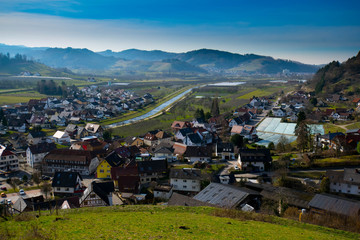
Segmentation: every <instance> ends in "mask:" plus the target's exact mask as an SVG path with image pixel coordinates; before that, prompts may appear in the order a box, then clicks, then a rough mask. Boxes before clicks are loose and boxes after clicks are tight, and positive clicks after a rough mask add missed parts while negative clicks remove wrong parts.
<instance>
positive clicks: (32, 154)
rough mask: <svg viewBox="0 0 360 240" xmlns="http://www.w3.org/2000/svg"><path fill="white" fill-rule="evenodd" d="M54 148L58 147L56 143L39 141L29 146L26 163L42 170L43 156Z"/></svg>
mask: <svg viewBox="0 0 360 240" xmlns="http://www.w3.org/2000/svg"><path fill="white" fill-rule="evenodd" d="M53 149H56V146H55V144H54V143H39V144H37V145H31V146H29V147H28V148H27V149H26V163H27V164H28V165H29V166H30V167H32V168H35V169H38V170H40V168H41V162H42V160H43V158H44V157H45V156H46V154H48V153H49V152H50V151H51V150H53Z"/></svg>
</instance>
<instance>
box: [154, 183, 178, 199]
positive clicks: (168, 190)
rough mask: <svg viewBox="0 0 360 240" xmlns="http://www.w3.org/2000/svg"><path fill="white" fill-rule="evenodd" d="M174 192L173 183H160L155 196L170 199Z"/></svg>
mask: <svg viewBox="0 0 360 240" xmlns="http://www.w3.org/2000/svg"><path fill="white" fill-rule="evenodd" d="M172 193H173V187H172V186H171V185H158V186H156V187H155V188H154V197H155V198H160V199H170V197H171V195H172Z"/></svg>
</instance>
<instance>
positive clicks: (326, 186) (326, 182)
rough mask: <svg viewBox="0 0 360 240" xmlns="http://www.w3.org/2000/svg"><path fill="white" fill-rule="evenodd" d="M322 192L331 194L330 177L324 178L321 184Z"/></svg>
mask: <svg viewBox="0 0 360 240" xmlns="http://www.w3.org/2000/svg"><path fill="white" fill-rule="evenodd" d="M320 192H323V193H328V192H330V179H329V178H328V177H323V179H322V180H321V183H320Z"/></svg>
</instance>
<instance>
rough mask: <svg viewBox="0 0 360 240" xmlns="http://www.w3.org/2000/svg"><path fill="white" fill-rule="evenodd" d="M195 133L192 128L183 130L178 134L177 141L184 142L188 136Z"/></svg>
mask: <svg viewBox="0 0 360 240" xmlns="http://www.w3.org/2000/svg"><path fill="white" fill-rule="evenodd" d="M193 133H194V131H193V129H192V128H182V129H179V130H178V131H177V132H176V134H175V138H176V139H177V140H184V139H185V138H186V136H187V135H189V134H193Z"/></svg>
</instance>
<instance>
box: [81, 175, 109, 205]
mask: <svg viewBox="0 0 360 240" xmlns="http://www.w3.org/2000/svg"><path fill="white" fill-rule="evenodd" d="M114 191H115V188H114V183H113V182H112V181H110V182H96V181H93V182H92V183H91V184H90V185H89V186H88V188H87V189H86V190H85V191H84V193H83V195H82V197H81V198H80V207H100V206H112V205H113V196H112V193H113V192H114Z"/></svg>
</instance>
